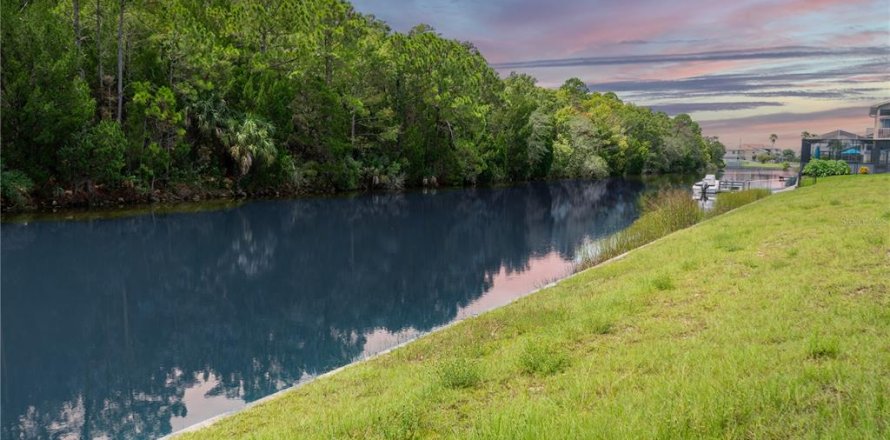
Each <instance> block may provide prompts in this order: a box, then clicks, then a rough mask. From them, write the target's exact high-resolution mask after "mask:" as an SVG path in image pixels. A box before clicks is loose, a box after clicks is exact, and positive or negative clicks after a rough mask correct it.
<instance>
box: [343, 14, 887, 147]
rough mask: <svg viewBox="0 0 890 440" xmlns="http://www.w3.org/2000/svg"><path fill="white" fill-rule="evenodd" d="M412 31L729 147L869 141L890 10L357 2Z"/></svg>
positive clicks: (883, 89)
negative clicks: (682, 121) (834, 136)
mask: <svg viewBox="0 0 890 440" xmlns="http://www.w3.org/2000/svg"><path fill="white" fill-rule="evenodd" d="M353 4H354V5H355V7H356V9H357V10H359V11H361V12H363V13H367V14H373V15H375V16H376V17H378V18H380V19H382V20H384V21H386V22H387V23H388V24H389V25H390V26H391V27H392V28H393V30H395V31H400V32H406V31H408V30H410V29H411V28H412V27H414V26H415V25H417V24H419V23H425V24H428V25H431V26H432V27H433V28H435V29H436V31H437V32H439V33H440V34H441V35H442V36H444V37H447V38H453V39H458V40H463V41H470V42H472V43H473V44H474V45H475V46H476V47H478V48H479V50H480V51H481V52H482V54H483V55H484V56H485V57H486V59H488V61H489V63H491V65H492V66H493V67H494V68H495V69H496V70H497V71H498V72H499V73H500V74H501V75H507V74H509V73H510V72H511V71H517V72H523V73H528V74H531V75H533V76H535V77H536V78H537V79H538V84H539V85H541V86H545V87H558V86H559V85H560V84H562V83H563V82H564V81H565V80H566V79H568V78H571V77H578V78H580V79H581V80H583V81H584V82H585V83H587V84H588V87H589V88H590V89H591V90H595V91H614V92H616V93H617V94H618V96H619V97H621V98H622V99H623V100H625V101H629V102H633V103H635V104H638V105H644V106H648V107H651V108H653V109H654V110H658V111H664V112H666V113H668V114H671V115H676V114H679V113H688V114H690V115H691V116H692V117H693V118H694V119H695V120H697V121H699V123H700V124H701V126H702V129H703V132H704V134H706V135H709V136H719V137H720V139H721V140H722V141H723V142H724V143H725V144H726V145H727V147H732V146H735V145H738V144H767V143H769V135H770V134H771V133H775V134H777V135H778V136H779V140H778V142H777V143H776V145H777V146H782V147H788V148H795V149H796V148H799V147H800V133H801V132H802V131H809V132H812V133H825V132H829V131H832V130H836V129H844V130H847V131H852V132H854V133H860V134H864V133H865V128H866V127H869V126H872V124H873V122H872V121H871V120H870V119H869V117H868V107H870V106H871V105H874V104H876V103H878V102H883V101H888V100H890V0H774V1H763V0H732V1H723V0H690V1H682V0H677V1H665V0H632V1H629V0H625V1H620V0H587V1H584V0H550V1H548V0H354V1H353Z"/></svg>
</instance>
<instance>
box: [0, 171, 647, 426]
mask: <svg viewBox="0 0 890 440" xmlns="http://www.w3.org/2000/svg"><path fill="white" fill-rule="evenodd" d="M643 190H644V185H643V184H642V183H640V182H637V181H625V180H611V181H606V182H559V183H549V184H543V183H542V184H529V185H524V186H519V187H512V188H505V189H477V190H449V191H439V192H438V193H437V194H423V193H419V192H416V193H407V194H387V195H366V196H359V197H352V198H331V199H307V200H295V201H263V202H253V203H249V204H246V205H244V206H241V207H238V208H234V209H228V210H222V211H214V212H203V213H192V214H167V215H162V216H157V215H155V216H152V215H144V216H139V217H130V218H124V219H114V220H90V221H67V222H58V221H40V222H32V223H30V224H4V225H3V227H2V286H0V287H2V424H3V426H2V432H3V437H4V438H19V437H24V438H65V439H77V438H96V437H98V438H113V439H122V438H153V437H158V436H161V435H164V434H167V433H170V432H171V431H175V430H178V429H181V428H184V427H186V426H188V425H191V424H194V423H196V422H199V421H201V420H204V419H207V418H209V417H212V416H214V415H216V414H220V413H223V412H226V411H230V410H234V409H237V408H240V407H242V406H243V405H245V403H246V402H250V401H253V400H256V399H259V398H261V397H263V396H266V395H268V394H271V393H273V392H275V391H277V390H281V389H283V388H286V387H288V386H291V385H293V384H295V383H298V382H300V381H303V380H307V379H308V378H311V377H313V376H314V375H317V374H319V373H323V372H325V371H329V370H331V369H333V368H336V367H338V366H341V365H344V364H347V363H349V362H351V361H353V360H356V359H359V358H362V357H363V356H367V355H369V354H373V353H376V352H379V351H381V350H384V349H386V348H389V347H391V346H393V345H395V344H398V343H400V342H403V341H406V340H409V339H412V338H415V337H417V336H418V335H420V334H423V333H424V332H428V331H430V330H432V329H434V328H436V327H437V326H441V325H443V324H447V323H449V322H451V321H453V320H455V319H460V318H462V317H467V316H471V315H473V314H475V313H478V312H481V311H484V310H487V309H490V308H492V307H497V306H499V305H502V304H505V303H506V302H509V301H510V300H512V299H514V298H516V297H518V296H521V295H523V294H525V293H528V292H529V291H531V290H534V289H535V288H537V287H539V286H541V285H543V284H546V283H547V282H549V281H552V280H553V279H555V278H559V277H562V276H565V275H566V274H567V273H568V272H569V271H570V269H571V262H572V260H573V258H574V251H575V249H576V248H578V246H579V245H580V244H581V243H582V241H583V240H584V239H585V238H593V237H598V236H602V235H604V234H608V233H610V232H614V231H616V230H618V229H621V228H624V227H625V226H627V225H628V224H629V223H630V222H632V221H633V220H634V218H635V217H636V215H637V212H636V209H637V208H636V199H637V196H638V195H639V193H640V192H641V191H643Z"/></svg>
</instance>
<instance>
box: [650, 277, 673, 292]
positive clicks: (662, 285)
mask: <svg viewBox="0 0 890 440" xmlns="http://www.w3.org/2000/svg"><path fill="white" fill-rule="evenodd" d="M652 285H653V286H655V288H656V289H658V290H674V280H673V279H671V276H670V275H668V274H661V275H659V276H657V277H655V279H653V280H652Z"/></svg>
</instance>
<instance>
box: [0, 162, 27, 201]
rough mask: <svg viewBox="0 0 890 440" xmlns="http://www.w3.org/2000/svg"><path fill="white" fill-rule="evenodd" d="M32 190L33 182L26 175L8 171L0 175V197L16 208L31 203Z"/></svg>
mask: <svg viewBox="0 0 890 440" xmlns="http://www.w3.org/2000/svg"><path fill="white" fill-rule="evenodd" d="M33 189H34V182H32V181H31V179H30V178H29V177H28V175H27V174H25V173H23V172H21V171H17V170H9V171H3V173H2V174H0V196H2V197H3V201H4V202H8V203H9V204H10V205H12V206H13V207H16V208H22V207H25V206H28V205H29V204H30V203H31V190H33Z"/></svg>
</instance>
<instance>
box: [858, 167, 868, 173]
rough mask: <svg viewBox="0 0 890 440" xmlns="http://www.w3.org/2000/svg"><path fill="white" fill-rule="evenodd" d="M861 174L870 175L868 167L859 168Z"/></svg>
mask: <svg viewBox="0 0 890 440" xmlns="http://www.w3.org/2000/svg"><path fill="white" fill-rule="evenodd" d="M859 174H868V167H859Z"/></svg>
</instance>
